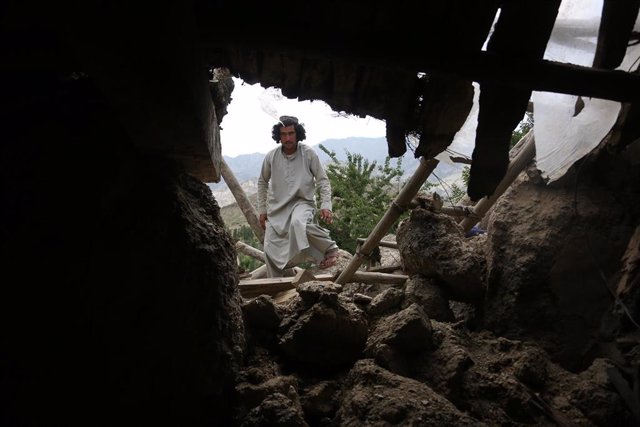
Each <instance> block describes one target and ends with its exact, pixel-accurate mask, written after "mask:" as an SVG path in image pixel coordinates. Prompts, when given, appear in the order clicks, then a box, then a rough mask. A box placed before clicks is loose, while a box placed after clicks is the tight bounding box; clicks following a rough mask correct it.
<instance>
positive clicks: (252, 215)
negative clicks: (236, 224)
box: [220, 158, 264, 262]
mask: <svg viewBox="0 0 640 427" xmlns="http://www.w3.org/2000/svg"><path fill="white" fill-rule="evenodd" d="M220 174H221V175H222V178H223V179H224V182H226V183H227V187H229V190H231V193H232V194H233V197H234V198H235V199H236V202H237V203H238V207H239V208H240V210H241V211H242V213H243V214H244V217H245V218H246V219H247V222H248V223H249V226H250V227H251V230H252V231H253V234H255V236H256V238H257V239H258V241H259V242H264V230H263V229H262V226H261V225H260V220H259V219H258V211H257V210H256V208H255V207H254V206H253V205H252V204H251V202H250V201H249V198H248V197H247V194H246V193H245V192H244V190H243V189H242V186H241V185H240V183H239V182H238V180H237V179H236V176H235V175H234V174H233V171H232V170H231V168H230V167H229V165H227V162H225V160H224V158H221V159H220ZM262 262H264V260H262Z"/></svg>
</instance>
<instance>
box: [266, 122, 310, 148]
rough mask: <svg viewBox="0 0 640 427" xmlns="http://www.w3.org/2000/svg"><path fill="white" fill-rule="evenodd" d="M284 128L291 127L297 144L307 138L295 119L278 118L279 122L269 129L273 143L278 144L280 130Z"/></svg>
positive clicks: (305, 132) (301, 126) (302, 127)
mask: <svg viewBox="0 0 640 427" xmlns="http://www.w3.org/2000/svg"><path fill="white" fill-rule="evenodd" d="M286 126H293V129H294V130H295V131H296V140H298V142H300V141H304V140H305V139H306V138H307V131H305V130H304V126H303V125H302V124H301V123H299V122H298V118H297V117H293V116H280V121H279V122H278V123H276V124H275V125H273V128H272V129H271V138H273V140H274V141H275V142H277V143H280V129H281V128H283V127H286Z"/></svg>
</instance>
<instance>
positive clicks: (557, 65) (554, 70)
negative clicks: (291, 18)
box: [205, 40, 640, 102]
mask: <svg viewBox="0 0 640 427" xmlns="http://www.w3.org/2000/svg"><path fill="white" fill-rule="evenodd" d="M205 43H207V44H208V46H207V52H208V54H207V55H208V57H210V58H211V59H212V60H214V62H221V63H223V64H225V65H229V64H227V63H229V62H232V59H231V58H232V55H231V52H230V51H233V50H234V49H237V50H255V51H259V50H260V49H270V50H273V49H274V46H273V45H269V46H266V45H264V46H261V45H260V42H255V43H251V44H248V43H247V44H238V43H237V42H235V41H234V40H217V41H216V42H215V43H212V42H205ZM286 43H287V42H286V41H284V42H282V43H280V44H279V45H278V51H279V52H280V53H281V54H282V55H284V56H285V57H288V56H291V57H301V58H309V59H314V58H315V59H325V60H326V58H327V57H331V58H335V59H337V60H343V61H349V62H357V63H360V64H362V65H364V66H370V67H381V68H392V69H398V68H400V69H405V70H409V71H412V72H415V73H420V72H426V73H434V74H438V73H441V74H446V75H448V76H450V77H457V78H460V79H467V80H470V81H475V82H479V83H482V82H496V83H500V84H503V85H506V86H511V87H516V88H518V87H519V88H525V89H531V90H535V91H540V92H554V93H564V94H568V95H579V96H585V97H593V98H600V99H609V100H612V101H619V102H631V101H634V100H637V99H639V98H640V75H637V74H633V73H629V72H625V71H621V70H606V69H600V68H594V67H586V66H581V65H574V64H568V63H562V62H557V61H549V60H544V59H542V60H540V59H537V60H536V59H524V58H515V57H512V56H509V55H504V54H497V53H490V52H485V51H475V52H464V54H460V53H459V52H458V53H457V54H454V52H450V53H444V52H440V51H433V52H428V51H427V52H423V54H422V55H420V56H417V55H416V54H415V52H407V51H405V50H403V49H402V48H401V47H399V48H397V49H393V51H389V52H386V53H385V55H384V56H380V54H379V51H377V50H371V51H370V52H368V51H365V50H364V49H361V50H358V51H355V50H350V49H348V48H343V49H340V48H336V47H326V46H318V45H317V43H316V44H315V45H314V44H313V43H312V44H310V45H309V46H308V47H307V48H305V49H297V48H295V47H292V46H287V45H286ZM241 67H242V66H241ZM230 68H231V69H234V70H235V71H238V72H240V71H244V70H238V69H237V65H236V66H230ZM301 90H302V89H301ZM297 95H298V96H302V95H303V94H302V93H298V94H297Z"/></svg>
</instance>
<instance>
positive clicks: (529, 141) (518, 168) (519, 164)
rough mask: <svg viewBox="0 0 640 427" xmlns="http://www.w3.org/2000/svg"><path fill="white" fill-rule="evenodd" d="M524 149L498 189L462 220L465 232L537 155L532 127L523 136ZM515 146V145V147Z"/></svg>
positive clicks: (511, 165) (516, 157)
mask: <svg viewBox="0 0 640 427" xmlns="http://www.w3.org/2000/svg"><path fill="white" fill-rule="evenodd" d="M521 141H522V149H521V150H520V152H519V153H518V154H516V156H515V157H514V158H513V160H512V161H511V163H509V168H508V169H507V173H506V174H505V175H504V178H502V181H500V184H498V186H497V187H496V190H495V191H494V193H493V194H492V195H491V196H490V197H484V198H482V199H481V200H480V201H478V203H476V205H475V206H474V207H473V214H471V215H469V216H467V217H466V218H464V219H463V220H462V221H460V225H461V226H462V228H463V229H464V232H465V233H467V232H468V231H469V230H471V229H472V228H473V226H474V225H476V224H477V223H478V222H480V220H481V219H482V218H483V217H484V216H485V214H486V213H487V212H488V211H489V209H490V208H491V206H493V205H494V204H495V203H496V201H497V200H498V199H499V198H500V196H502V194H503V193H504V192H505V191H506V190H507V188H509V186H510V185H511V184H512V183H513V181H515V179H516V178H517V177H518V175H519V174H520V172H522V171H523V170H524V168H526V167H527V165H528V164H529V163H530V162H531V160H533V158H534V157H535V155H536V145H535V140H534V138H533V129H531V130H530V131H529V132H528V133H527V134H526V135H525V136H524V137H523V138H522V140H521ZM514 148H515V147H514Z"/></svg>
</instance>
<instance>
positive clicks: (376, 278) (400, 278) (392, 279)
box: [349, 271, 409, 285]
mask: <svg viewBox="0 0 640 427" xmlns="http://www.w3.org/2000/svg"><path fill="white" fill-rule="evenodd" d="M407 279H409V276H407V275H405V274H390V273H377V272H371V271H355V272H354V273H353V274H352V275H351V278H350V279H349V283H366V284H370V283H381V284H385V285H402V284H403V283H404V282H406V281H407Z"/></svg>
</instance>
